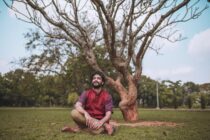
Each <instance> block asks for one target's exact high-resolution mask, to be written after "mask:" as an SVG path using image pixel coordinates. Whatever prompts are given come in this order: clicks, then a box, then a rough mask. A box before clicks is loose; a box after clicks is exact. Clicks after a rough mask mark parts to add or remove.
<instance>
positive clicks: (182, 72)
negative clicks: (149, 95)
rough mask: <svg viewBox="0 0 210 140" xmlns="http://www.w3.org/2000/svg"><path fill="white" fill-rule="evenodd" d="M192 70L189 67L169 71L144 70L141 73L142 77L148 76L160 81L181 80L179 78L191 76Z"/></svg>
mask: <svg viewBox="0 0 210 140" xmlns="http://www.w3.org/2000/svg"><path fill="white" fill-rule="evenodd" d="M193 71H194V69H193V68H192V67H191V66H183V67H177V68H170V69H167V68H166V69H159V70H151V69H150V70H149V69H145V70H144V71H143V74H144V75H147V76H150V77H151V78H154V79H161V80H166V79H170V80H181V77H185V76H188V75H191V74H192V73H193Z"/></svg>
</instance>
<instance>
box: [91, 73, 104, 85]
mask: <svg viewBox="0 0 210 140" xmlns="http://www.w3.org/2000/svg"><path fill="white" fill-rule="evenodd" d="M103 84H104V82H103V80H102V78H101V76H100V75H98V74H96V75H94V76H93V79H92V85H93V87H94V88H100V87H102V86H103Z"/></svg>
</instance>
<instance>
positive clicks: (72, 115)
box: [71, 109, 81, 118]
mask: <svg viewBox="0 0 210 140" xmlns="http://www.w3.org/2000/svg"><path fill="white" fill-rule="evenodd" d="M80 115H81V114H80V113H79V111H77V110H76V109H73V110H72V111H71V117H72V118H78V117H79V116H80Z"/></svg>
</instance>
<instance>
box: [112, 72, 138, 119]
mask: <svg viewBox="0 0 210 140" xmlns="http://www.w3.org/2000/svg"><path fill="white" fill-rule="evenodd" d="M129 77H130V76H129ZM128 79H130V80H129V82H128V90H127V89H126V88H125V87H124V86H123V85H122V84H121V82H120V79H117V80H116V81H114V80H113V79H112V78H108V83H109V84H110V86H112V87H114V88H115V90H116V91H117V92H118V93H119V95H120V98H121V101H120V103H119V108H120V110H121V112H122V115H123V118H124V120H125V121H128V122H136V121H138V119H139V114H138V104H137V87H136V85H135V84H134V82H132V78H128Z"/></svg>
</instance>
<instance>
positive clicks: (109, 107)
mask: <svg viewBox="0 0 210 140" xmlns="http://www.w3.org/2000/svg"><path fill="white" fill-rule="evenodd" d="M112 108H113V100H112V96H111V95H110V94H108V97H107V100H106V104H105V111H106V112H107V111H111V112H112Z"/></svg>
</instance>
